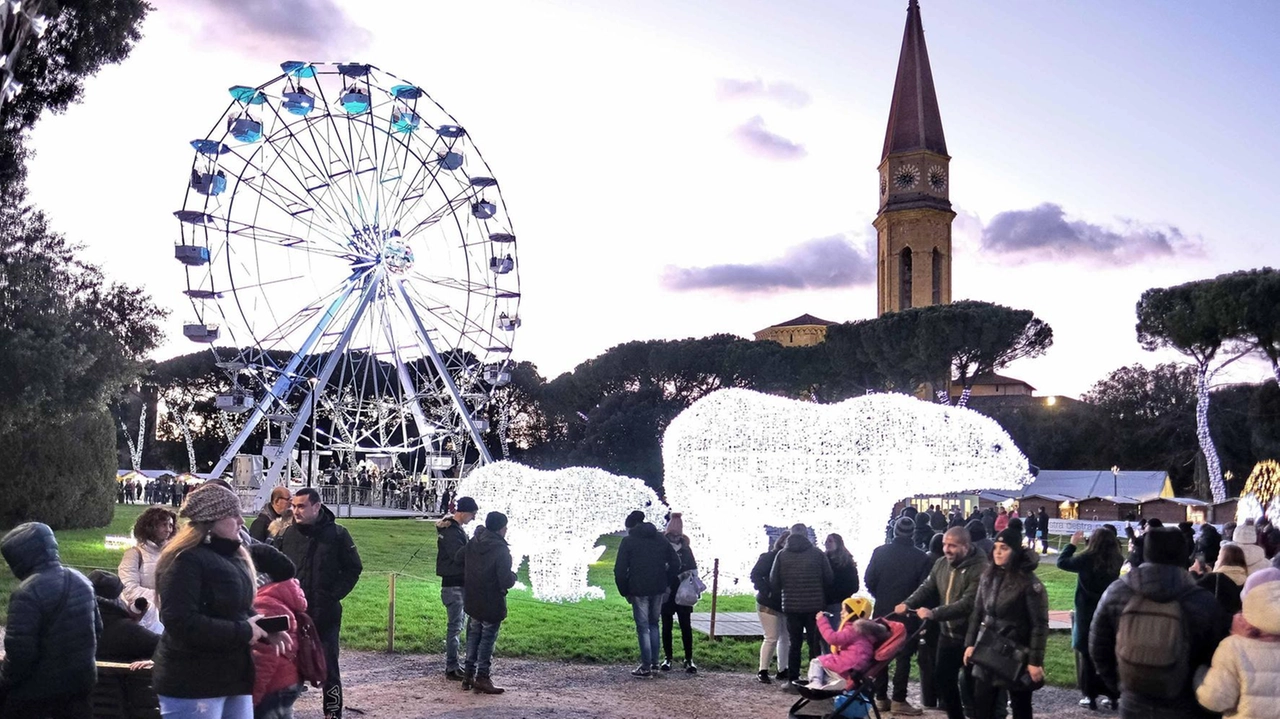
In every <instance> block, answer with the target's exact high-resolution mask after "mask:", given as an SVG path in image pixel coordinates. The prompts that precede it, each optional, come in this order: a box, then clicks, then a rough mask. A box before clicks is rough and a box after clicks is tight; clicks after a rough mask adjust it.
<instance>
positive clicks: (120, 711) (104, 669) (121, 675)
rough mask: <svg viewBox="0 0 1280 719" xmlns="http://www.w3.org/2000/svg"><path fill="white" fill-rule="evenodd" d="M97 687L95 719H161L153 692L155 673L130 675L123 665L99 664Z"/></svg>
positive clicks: (115, 663)
mask: <svg viewBox="0 0 1280 719" xmlns="http://www.w3.org/2000/svg"><path fill="white" fill-rule="evenodd" d="M97 664H98V683H97V684H95V685H94V687H93V694H92V703H93V719H160V700H159V699H158V698H157V697H156V692H155V690H154V689H152V688H151V670H150V669H140V670H138V671H129V665H128V664H123V663H120V662H98V663H97Z"/></svg>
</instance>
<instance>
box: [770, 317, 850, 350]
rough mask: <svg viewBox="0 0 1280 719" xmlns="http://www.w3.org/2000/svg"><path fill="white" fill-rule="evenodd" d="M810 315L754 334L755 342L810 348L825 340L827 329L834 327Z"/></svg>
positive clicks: (831, 323)
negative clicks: (763, 341) (768, 341)
mask: <svg viewBox="0 0 1280 719" xmlns="http://www.w3.org/2000/svg"><path fill="white" fill-rule="evenodd" d="M834 324H835V322H829V321H827V320H824V319H819V318H817V317H814V316H813V315H810V314H803V315H800V316H799V317H797V318H795V319H793V320H787V321H786V322H782V323H780V324H776V325H773V326H772V327H765V328H764V329H762V330H760V331H759V332H757V333H755V337H756V339H757V340H771V341H773V342H777V343H778V344H780V345H782V346H783V347H810V346H812V345H816V344H822V343H823V342H824V341H825V340H826V339H827V328H828V327H830V326H831V325H834Z"/></svg>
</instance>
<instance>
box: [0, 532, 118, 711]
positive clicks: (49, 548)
mask: <svg viewBox="0 0 1280 719" xmlns="http://www.w3.org/2000/svg"><path fill="white" fill-rule="evenodd" d="M0 553H3V554H4V559H5V561H6V562H8V563H9V568H10V569H12V570H13V574H14V576H15V577H17V578H18V580H19V582H20V583H19V584H18V586H17V588H15V589H14V590H13V594H11V595H10V596H9V616H8V620H7V622H6V623H5V636H4V649H5V657H4V663H3V664H0V696H4V697H5V699H4V706H3V707H0V716H5V717H43V716H56V717H75V718H83V719H89V717H90V716H91V715H92V707H91V706H90V703H89V694H90V692H92V691H93V684H94V681H95V680H96V678H97V672H96V670H95V668H94V663H93V662H94V660H93V655H94V652H95V651H96V650H97V644H98V635H99V634H101V633H102V618H101V617H100V616H99V614H98V606H97V602H96V601H95V600H94V598H93V587H91V586H90V585H89V580H87V579H85V578H84V575H82V574H80V573H79V572H77V571H76V570H74V569H69V568H67V567H64V566H62V560H61V558H60V557H59V556H58V541H57V540H56V539H54V536H53V530H51V529H49V527H48V526H47V525H44V524H41V523H39V522H28V523H26V524H19V525H18V526H17V527H14V528H13V530H12V531H10V532H9V533H8V534H6V535H5V536H4V539H3V540H0Z"/></svg>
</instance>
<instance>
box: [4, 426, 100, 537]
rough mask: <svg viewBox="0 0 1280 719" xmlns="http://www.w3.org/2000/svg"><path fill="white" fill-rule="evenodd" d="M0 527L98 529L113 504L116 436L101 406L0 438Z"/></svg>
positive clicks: (17, 429)
mask: <svg viewBox="0 0 1280 719" xmlns="http://www.w3.org/2000/svg"><path fill="white" fill-rule="evenodd" d="M0 463H2V466H4V467H6V471H5V472H4V476H3V478H2V479H0V496H3V497H4V501H2V502H0V527H12V526H14V525H15V524H19V523H21V522H25V521H29V520H38V521H41V522H44V523H45V524H48V525H49V526H50V527H52V528H54V529H76V528H84V527H101V526H104V525H106V524H108V523H109V522H110V521H111V517H112V515H113V513H114V512H115V501H116V481H115V476H116V453H115V433H114V432H113V431H112V427H111V416H110V415H109V414H108V413H107V412H106V411H105V410H103V409H101V408H95V409H87V410H84V411H82V412H78V413H76V414H72V415H69V416H65V415H64V416H59V417H57V418H53V419H50V420H47V421H43V422H41V423H39V424H30V425H23V426H20V427H14V428H12V429H10V430H9V431H7V432H4V433H3V434H0Z"/></svg>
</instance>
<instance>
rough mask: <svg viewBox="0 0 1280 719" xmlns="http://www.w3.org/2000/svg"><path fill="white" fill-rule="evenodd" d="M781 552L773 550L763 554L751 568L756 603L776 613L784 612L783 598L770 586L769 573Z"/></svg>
mask: <svg viewBox="0 0 1280 719" xmlns="http://www.w3.org/2000/svg"><path fill="white" fill-rule="evenodd" d="M779 551H781V550H778V549H771V550H769V551H767V552H765V553H764V554H761V555H760V558H759V559H757V560H756V566H754V567H752V568H751V583H752V584H753V585H755V588H756V603H758V604H759V605H760V606H763V607H768V608H769V609H772V610H773V611H775V612H780V611H782V597H781V596H780V595H778V594H776V593H775V592H774V591H773V587H771V586H770V585H769V572H770V571H772V570H773V560H775V559H777V558H778V552H779Z"/></svg>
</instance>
